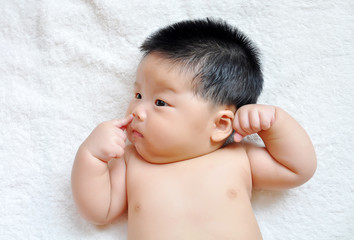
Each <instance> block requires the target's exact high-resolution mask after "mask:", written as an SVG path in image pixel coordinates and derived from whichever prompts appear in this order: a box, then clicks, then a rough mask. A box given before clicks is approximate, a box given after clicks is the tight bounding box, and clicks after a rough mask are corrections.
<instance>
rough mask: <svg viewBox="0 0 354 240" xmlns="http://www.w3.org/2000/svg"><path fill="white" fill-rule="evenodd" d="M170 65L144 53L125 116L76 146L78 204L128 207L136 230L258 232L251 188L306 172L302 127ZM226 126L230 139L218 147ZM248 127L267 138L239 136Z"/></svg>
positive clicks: (91, 212) (172, 234)
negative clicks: (231, 101)
mask: <svg viewBox="0 0 354 240" xmlns="http://www.w3.org/2000/svg"><path fill="white" fill-rule="evenodd" d="M172 66H174V65H171V63H169V62H168V61H164V59H163V58H162V57H161V56H159V55H156V54H150V55H149V56H147V57H146V58H145V59H144V60H143V61H142V63H141V64H140V66H139V68H138V72H137V80H136V84H135V97H134V99H133V100H132V101H131V103H130V105H129V107H128V111H127V116H126V117H125V118H123V119H120V120H112V121H108V122H104V123H102V124H100V125H98V126H97V128H96V129H95V130H93V132H92V133H91V135H90V136H89V137H88V138H87V139H86V140H85V141H84V142H83V144H82V145H81V146H80V148H79V150H78V152H77V155H76V158H75V162H74V166H73V171H72V190H73V195H74V199H75V202H76V205H77V207H78V209H79V211H80V213H81V214H82V216H83V217H85V218H86V219H87V220H88V221H90V222H92V223H95V224H107V223H109V222H111V221H113V220H114V219H115V218H117V217H118V216H120V215H121V214H122V213H123V212H124V211H126V210H127V209H128V238H129V239H134V240H135V239H136V240H139V239H144V240H146V239H154V240H155V239H203V240H204V239H262V237H261V233H260V231H259V228H258V225H257V222H256V219H255V217H254V214H253V211H252V207H251V203H250V199H251V191H252V189H253V188H262V189H285V188H291V187H296V186H299V185H301V184H303V183H305V182H306V181H307V180H308V179H310V178H311V176H312V175H313V173H314V171H315V169H316V157H315V153H314V149H313V146H312V143H311V141H310V139H309V137H308V135H307V134H306V132H305V131H304V129H303V128H302V127H301V126H300V125H299V124H298V123H297V122H296V121H295V120H294V119H293V118H292V117H291V116H290V115H289V114H287V113H286V112H285V111H284V110H282V109H280V108H278V107H274V106H267V105H258V104H255V105H246V106H243V107H241V108H240V109H238V110H237V111H236V110H235V109H233V108H232V107H228V106H218V107H211V106H210V104H209V103H208V102H206V101H205V100H203V99H201V98H200V97H198V96H196V95H195V94H194V93H193V91H192V88H191V85H190V84H188V83H189V81H188V79H190V76H188V74H186V75H181V74H180V71H178V70H176V71H175V70H173V68H172ZM168 79H173V80H174V81H168ZM232 130H235V131H236V134H235V137H234V140H235V143H232V144H230V145H228V146H226V147H222V145H223V144H224V142H225V140H226V138H227V137H228V136H229V135H230V133H231V132H232ZM254 133H257V134H258V135H259V136H260V137H261V138H262V140H263V142H264V144H265V147H259V146H255V145H252V144H247V143H240V142H241V140H242V138H243V137H245V136H247V135H250V134H254ZM127 137H128V138H129V140H130V142H131V143H132V144H131V145H128V146H126V145H125V141H126V139H127Z"/></svg>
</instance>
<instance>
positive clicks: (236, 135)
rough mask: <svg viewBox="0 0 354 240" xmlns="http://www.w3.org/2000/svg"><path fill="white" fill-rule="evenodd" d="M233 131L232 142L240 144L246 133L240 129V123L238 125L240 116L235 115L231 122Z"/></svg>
mask: <svg viewBox="0 0 354 240" xmlns="http://www.w3.org/2000/svg"><path fill="white" fill-rule="evenodd" d="M233 129H234V130H235V133H234V141H235V142H241V141H242V139H243V137H244V136H246V135H247V134H246V132H245V131H243V129H242V128H241V123H240V116H239V114H236V115H235V119H234V121H233Z"/></svg>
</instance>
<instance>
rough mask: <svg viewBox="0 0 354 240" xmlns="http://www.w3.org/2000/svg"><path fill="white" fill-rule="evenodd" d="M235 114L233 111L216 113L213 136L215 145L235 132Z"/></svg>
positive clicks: (224, 110)
mask: <svg viewBox="0 0 354 240" xmlns="http://www.w3.org/2000/svg"><path fill="white" fill-rule="evenodd" d="M234 117H235V113H234V112H233V111H232V110H228V109H223V110H220V111H218V112H217V113H216V115H215V121H214V130H213V132H212V134H211V140H212V141H213V142H215V143H219V142H222V141H224V140H226V139H227V138H228V137H229V136H230V134H231V133H232V131H233V128H232V123H233V120H234Z"/></svg>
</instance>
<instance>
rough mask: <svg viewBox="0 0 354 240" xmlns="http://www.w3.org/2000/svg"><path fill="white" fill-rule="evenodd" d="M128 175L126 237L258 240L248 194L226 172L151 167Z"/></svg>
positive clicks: (170, 239)
mask: <svg viewBox="0 0 354 240" xmlns="http://www.w3.org/2000/svg"><path fill="white" fill-rule="evenodd" d="M204 170H205V169H204ZM132 173H133V172H131V174H132ZM132 175H135V176H129V177H128V202H129V203H128V204H129V206H128V237H129V239H133V240H140V239H144V240H149V239H153V240H159V239H161V240H166V239H169V240H173V239H183V240H185V239H193V240H197V239H203V240H206V239H261V235H260V232H259V228H258V225H257V222H256V220H255V217H254V214H253V211H252V207H251V204H250V199H249V195H248V192H247V190H246V189H245V188H244V186H243V184H241V183H239V184H237V177H236V178H235V177H233V176H227V171H226V172H225V173H222V172H219V173H218V171H217V170H216V169H213V171H211V172H210V173H206V172H204V171H200V172H198V171H197V172H194V173H193V171H190V169H182V171H178V170H176V169H173V171H172V170H171V171H170V169H169V168H164V169H163V167H162V168H161V169H159V167H156V166H155V169H149V168H147V169H145V170H144V171H141V172H139V171H137V172H136V171H134V174H132Z"/></svg>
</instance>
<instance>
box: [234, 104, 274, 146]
mask: <svg viewBox="0 0 354 240" xmlns="http://www.w3.org/2000/svg"><path fill="white" fill-rule="evenodd" d="M274 120H275V107H274V106H269V105H261V104H250V105H245V106H242V107H240V108H239V109H238V110H237V111H236V114H235V119H234V122H233V128H234V130H235V134H234V141H235V142H241V141H242V139H243V138H244V137H246V136H247V135H251V134H254V133H258V132H260V131H264V130H268V129H269V128H270V127H271V126H272V125H273V123H274Z"/></svg>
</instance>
